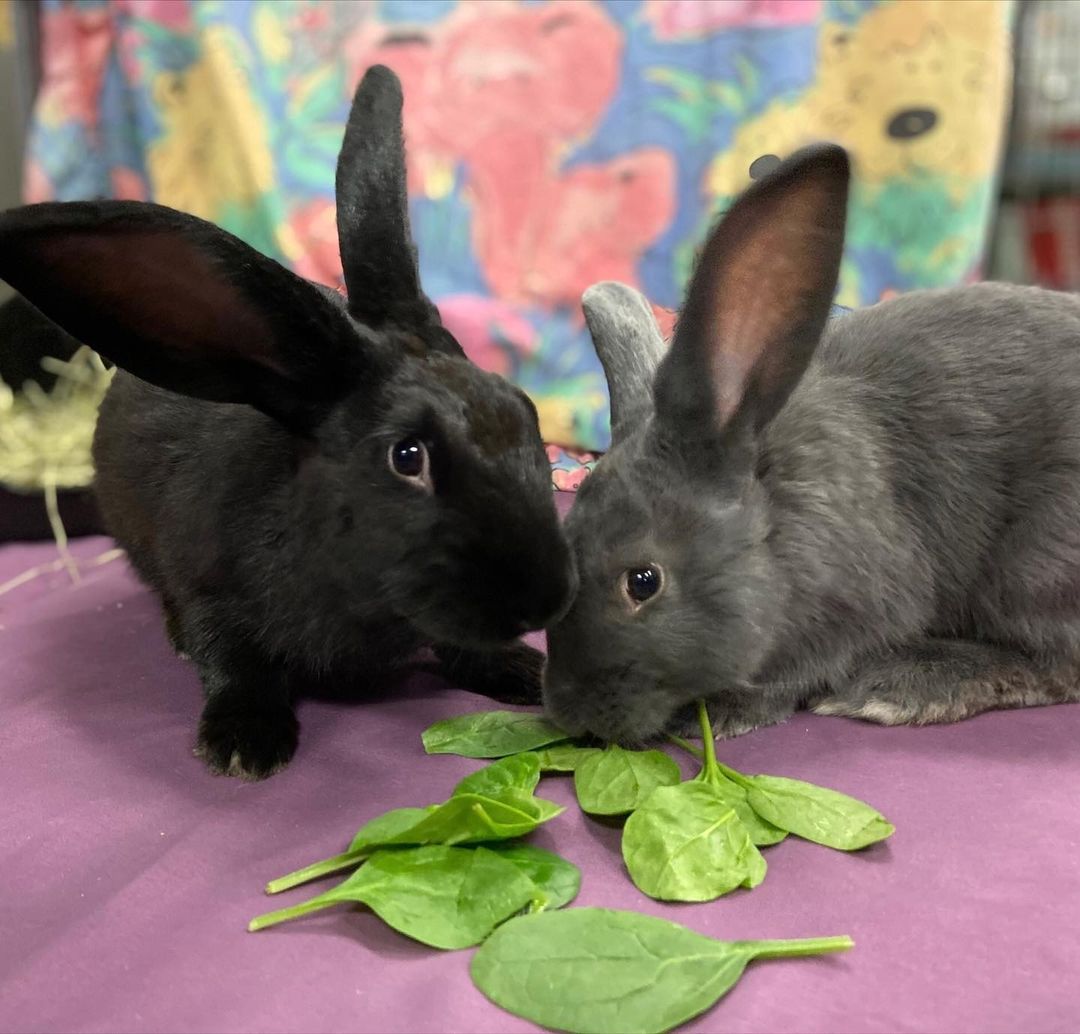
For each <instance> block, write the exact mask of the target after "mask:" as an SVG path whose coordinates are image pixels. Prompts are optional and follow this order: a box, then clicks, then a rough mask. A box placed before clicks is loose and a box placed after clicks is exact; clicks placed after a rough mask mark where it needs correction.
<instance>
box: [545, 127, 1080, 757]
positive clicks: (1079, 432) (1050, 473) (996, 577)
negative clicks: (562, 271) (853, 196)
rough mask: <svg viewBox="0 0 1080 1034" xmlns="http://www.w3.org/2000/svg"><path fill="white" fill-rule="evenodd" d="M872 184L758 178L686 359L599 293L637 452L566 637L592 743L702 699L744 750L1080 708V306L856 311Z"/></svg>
mask: <svg viewBox="0 0 1080 1034" xmlns="http://www.w3.org/2000/svg"><path fill="white" fill-rule="evenodd" d="M847 183H848V166H847V159H846V156H845V155H844V152H843V151H841V150H840V149H839V148H836V147H832V146H828V145H824V146H821V147H817V148H811V149H808V150H806V151H803V152H800V153H799V154H797V155H795V156H793V157H792V158H790V159H789V160H788V161H786V162H784V163H782V164H781V165H780V166H779V167H778V168H777V169H776V170H775V171H774V172H772V173H771V174H769V175H767V176H765V177H764V178H762V179H761V180H759V181H758V182H757V183H755V184H754V185H753V186H752V187H751V188H750V189H749V190H748V191H747V192H746V193H745V194H744V195H743V196H742V197H741V198H740V199H739V200H738V201H737V202H736V203H735V205H734V206H733V207H732V209H731V210H730V211H729V212H728V213H727V215H726V216H725V217H724V218H722V219H721V221H720V222H719V223H718V225H717V227H716V228H715V229H714V230H713V232H712V234H711V235H710V237H709V240H708V241H707V243H706V245H705V248H704V249H703V252H702V256H701V260H700V262H699V265H698V268H697V270H696V271H695V274H694V276H693V278H692V281H691V284H690V286H689V289H688V293H687V299H686V304H685V306H684V308H683V311H682V314H681V316H680V319H679V321H678V324H677V326H676V330H675V335H674V338H673V341H672V344H671V347H670V349H669V350H667V352H666V354H665V350H664V346H663V343H662V341H661V340H660V337H659V332H658V330H657V328H656V325H655V323H654V321H653V320H652V317H651V314H650V312H649V309H648V306H647V304H645V303H644V302H643V300H642V299H641V298H640V296H639V295H638V294H637V293H636V292H634V291H632V290H631V289H630V288H628V287H624V286H622V285H618V284H612V283H606V284H601V285H597V286H596V287H594V288H591V289H590V290H589V291H588V292H586V295H585V297H584V307H585V312H586V317H587V319H588V322H589V326H590V330H591V332H592V334H593V338H594V341H595V344H596V348H597V351H598V353H599V355H600V357H601V360H602V362H603V365H604V368H605V372H606V374H607V377H608V383H609V387H610V389H611V396H612V400H611V401H612V422H613V427H614V443H613V447H612V449H611V451H610V452H609V453H608V454H607V455H606V456H605V457H604V458H603V459H602V460H601V461H600V463H599V464H598V466H597V468H596V470H595V472H594V473H593V474H592V475H591V476H590V477H589V479H588V480H587V481H586V482H585V484H584V485H583V486H582V489H581V490H580V492H579V494H578V497H577V499H576V501H575V505H574V508H573V510H572V511H571V513H570V515H569V517H568V520H567V532H568V534H569V537H570V540H571V546H572V548H573V551H574V554H575V557H576V560H577V566H578V574H579V578H580V590H579V592H578V594H577V596H576V598H575V601H574V603H573V605H572V607H571V609H570V610H569V612H568V613H567V614H566V616H565V617H564V618H563V619H562V620H561V621H559V622H558V623H557V624H556V625H555V626H554V627H553V628H552V629H551V630H550V632H549V637H548V638H549V651H550V653H549V663H548V667H547V671H546V673H545V700H546V703H547V706H548V709H549V711H550V712H551V714H552V717H553V718H554V720H555V721H556V722H557V723H558V724H559V725H560V726H561V727H563V728H565V729H566V730H567V731H568V732H571V733H580V732H584V731H588V732H591V733H594V734H597V735H599V736H602V737H605V738H609V739H614V740H622V741H628V742H631V741H639V740H643V739H647V738H648V737H651V736H653V735H655V734H657V733H659V732H661V731H663V730H664V729H670V728H673V727H675V726H677V725H679V724H680V723H681V722H682V721H683V720H684V719H685V718H686V717H687V716H688V715H689V713H690V711H691V708H692V703H693V701H694V699H695V698H697V697H700V696H705V697H707V698H708V699H709V700H710V710H711V711H712V713H713V715H714V718H715V719H716V720H717V723H718V729H719V731H720V732H722V733H727V734H729V735H731V734H735V733H739V732H744V731H747V730H749V729H752V728H755V727H756V726H759V725H764V724H768V723H770V722H775V721H779V720H782V719H783V718H785V717H787V716H788V715H790V714H791V713H792V712H793V711H794V710H796V709H797V708H800V707H806V706H809V707H813V708H814V709H815V710H817V711H819V712H821V713H825V714H843V715H852V716H857V717H861V718H866V719H869V720H873V721H879V722H888V723H901V722H911V723H924V722H939V721H954V720H958V719H962V718H966V717H968V716H970V715H974V714H977V713H979V712H981V711H985V710H989V709H993V708H1003V707H1020V706H1030V705H1038V704H1049V703H1056V702H1061V701H1066V700H1077V699H1080V664H1078V662H1080V300H1078V299H1076V298H1074V297H1072V296H1069V295H1064V294H1057V293H1052V292H1048V291H1043V290H1039V289H1037V288H1024V287H1016V286H1011V285H1004V284H980V285H974V286H970V287H964V288H955V289H947V290H937V291H926V292H919V293H914V294H911V295H907V296H904V297H900V298H897V299H894V300H892V301H889V302H884V303H882V304H879V305H876V306H873V307H871V308H868V309H864V310H861V311H857V312H854V313H850V314H848V315H845V316H844V317H843V318H841V319H837V320H833V321H831V322H829V321H828V315H829V308H830V303H831V300H832V296H833V292H834V290H835V285H836V276H837V272H838V269H839V262H840V257H841V252H842V242H843V229H844V210H845V203H846V193H847ZM643 570H647V571H648V572H649V573H650V578H649V581H648V585H649V586H650V588H651V589H655V591H652V592H651V594H650V595H648V597H647V598H644V599H638V598H636V596H641V593H639V592H638V593H635V594H632V593H631V588H633V587H634V586H637V585H639V584H640V574H641V572H642V571H643ZM628 579H636V581H634V582H633V583H632V584H631V582H630V581H628ZM657 587H658V588H657Z"/></svg>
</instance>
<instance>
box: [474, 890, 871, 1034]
mask: <svg viewBox="0 0 1080 1034" xmlns="http://www.w3.org/2000/svg"><path fill="white" fill-rule="evenodd" d="M851 946H852V942H851V939H850V938H849V937H823V938H818V939H815V940H804V941H727V942H725V941H714V940H711V939H710V938H708V937H702V936H701V935H700V934H698V933H695V932H694V931H692V930H688V929H687V928H686V927H684V926H679V925H678V924H677V923H671V922H668V921H667V920H665V919H657V918H655V917H654V916H646V915H641V914H640V913H637V912H616V911H610V910H607V909H600V908H572V909H567V910H566V911H563V912H541V913H539V914H536V915H526V916H519V917H518V918H516V919H511V920H510V921H509V922H507V923H505V924H503V925H502V926H500V927H499V928H498V929H497V930H495V932H494V933H493V934H492V935H491V936H490V937H489V938H488V939H487V940H486V941H485V942H484V943H483V944H482V945H481V947H480V949H479V950H478V951H477V953H476V954H475V955H474V956H473V961H472V966H471V973H472V978H473V983H475V984H476V986H477V987H478V988H479V989H480V990H481V991H482V992H483V993H484V994H485V995H487V997H488V998H490V999H491V1001H493V1002H494V1003H495V1004H496V1005H499V1006H501V1007H502V1008H504V1009H506V1010H507V1011H508V1012H512V1013H514V1014H515V1015H516V1016H521V1017H523V1018H524V1019H527V1020H531V1021H532V1022H533V1023H536V1024H539V1025H540V1026H541V1027H547V1028H549V1029H551V1030H559V1031H569V1032H575V1034H576V1032H581V1034H586V1032H588V1034H661V1032H663V1031H669V1030H671V1029H672V1028H674V1027H677V1026H679V1025H680V1024H682V1023H685V1022H686V1021H687V1020H689V1019H691V1018H693V1017H694V1016H697V1015H699V1014H700V1013H703V1012H705V1010H706V1009H709V1008H711V1007H712V1006H713V1005H714V1004H715V1003H716V1001H717V1000H718V999H720V998H721V997H722V996H723V995H724V994H725V993H726V992H727V991H729V990H730V989H731V987H732V986H733V985H734V984H735V982H736V981H737V980H738V979H739V977H740V976H742V973H743V970H744V969H745V968H746V965H747V963H748V962H750V961H751V960H752V959H755V958H770V957H771V958H781V957H785V956H799V955H817V954H821V953H823V952H829V951H845V950H847V949H848V948H850V947H851Z"/></svg>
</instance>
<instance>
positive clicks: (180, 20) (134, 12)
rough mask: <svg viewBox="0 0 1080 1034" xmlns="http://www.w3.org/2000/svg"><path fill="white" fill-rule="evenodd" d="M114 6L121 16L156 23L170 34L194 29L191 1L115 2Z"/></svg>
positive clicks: (147, 0)
mask: <svg viewBox="0 0 1080 1034" xmlns="http://www.w3.org/2000/svg"><path fill="white" fill-rule="evenodd" d="M112 6H113V7H114V8H115V9H116V10H117V11H119V12H120V13H121V14H126V15H129V16H130V17H132V18H140V19H143V20H145V21H148V22H154V23H155V24H157V25H160V26H161V27H162V28H163V29H168V30H169V31H170V32H190V31H191V29H192V23H191V4H190V3H189V0H113V2H112Z"/></svg>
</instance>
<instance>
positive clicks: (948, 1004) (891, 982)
mask: <svg viewBox="0 0 1080 1034" xmlns="http://www.w3.org/2000/svg"><path fill="white" fill-rule="evenodd" d="M109 545H110V544H109V543H108V542H107V541H105V540H102V539H97V540H83V541H81V542H79V543H78V544H77V547H76V548H77V552H78V553H79V555H80V556H84V557H90V556H93V555H95V554H100V553H102V552H103V551H104V550H106V549H107V548H108V547H109ZM54 557H55V551H54V550H53V548H52V547H51V546H43V545H36V546H31V547H21V546H9V547H5V548H3V549H0V583H3V582H5V581H6V580H7V579H9V578H11V577H12V576H14V575H16V574H18V573H19V572H21V571H23V570H25V569H27V568H30V567H32V566H34V565H36V564H39V563H43V562H48V561H50V560H52V559H53V558H54ZM0 672H2V673H3V674H2V677H0V708H2V710H0V788H2V790H0V872H2V882H0V918H2V922H0V1030H3V1031H407V1032H424V1031H481V1032H483V1031H519V1030H530V1029H533V1028H532V1027H531V1026H530V1025H529V1024H525V1023H522V1022H520V1021H518V1020H516V1019H515V1018H513V1017H511V1016H508V1015H507V1014H505V1013H502V1012H500V1011H499V1010H498V1009H496V1008H495V1007H493V1006H491V1005H489V1004H488V1003H487V1001H486V1000H485V999H484V998H483V997H482V996H481V995H480V994H479V992H478V991H476V990H475V989H474V988H473V987H472V985H471V984H470V982H469V977H468V961H469V955H470V953H469V952H454V953H441V952H438V951H435V950H432V949H429V948H425V947H423V946H421V945H418V944H415V943H413V942H411V941H409V940H407V939H406V938H404V937H401V936H399V935H398V934H396V933H394V932H393V931H391V930H389V929H388V928H386V927H385V926H383V924H382V923H381V922H380V921H379V920H378V919H376V918H375V917H374V916H373V915H371V914H370V913H366V912H363V911H360V910H348V909H344V908H342V909H336V910H333V911H331V912H327V913H323V914H321V915H317V916H312V917H309V918H307V919H303V920H300V921H298V922H295V923H291V924H287V925H285V926H282V927H280V928H278V929H275V930H271V931H266V932H264V933H260V934H248V933H246V932H245V925H246V923H247V920H248V919H249V918H250V917H251V916H253V915H255V914H256V913H259V912H262V911H264V910H266V909H267V908H268V907H271V906H270V903H269V899H267V898H266V897H264V896H263V894H262V891H261V888H262V885H263V883H264V882H265V881H266V880H267V879H268V878H271V877H274V876H278V875H281V874H282V873H284V872H287V871H289V870H291V869H294V868H296V867H298V866H300V865H302V864H305V863H307V862H309V861H313V860H314V859H316V858H319V857H322V856H324V855H330V854H334V853H336V852H337V851H340V850H341V849H342V848H343V847H344V845H345V844H346V843H347V842H348V840H349V838H350V837H351V836H352V834H353V832H354V831H355V830H356V829H357V828H358V827H359V826H360V825H361V824H362V823H363V822H364V821H365V820H366V819H368V818H370V817H371V816H373V815H375V814H376V813H378V812H381V811H383V810H385V809H387V808H391V807H396V806H401V805H418V804H426V803H429V802H432V801H437V800H441V799H443V798H444V797H445V796H446V795H447V793H448V792H449V790H450V788H451V787H452V785H453V784H454V782H455V781H456V780H457V779H459V778H460V777H461V776H463V775H464V774H466V773H467V772H469V771H471V770H473V769H474V768H476V767H477V765H478V764H479V763H477V762H471V761H468V760H465V759H463V758H455V757H425V756H424V754H423V752H422V750H421V746H420V732H421V730H422V729H423V728H425V727H426V726H427V725H429V724H430V723H431V722H434V721H436V720H437V719H440V718H445V717H447V716H450V715H455V714H460V713H462V712H465V711H469V710H483V709H487V708H490V707H493V706H497V705H493V704H491V703H490V702H489V701H487V700H484V699H482V698H480V697H477V696H475V695H473V694H470V693H467V692H464V691H463V690H459V689H455V688H453V687H449V686H446V685H445V684H443V683H442V682H441V681H440V680H439V679H437V678H436V677H434V676H432V675H428V674H422V673H417V674H415V675H414V676H412V677H411V678H409V679H408V681H407V682H406V683H405V684H404V685H401V686H399V687H397V688H396V689H394V690H393V691H392V692H390V691H383V692H380V693H378V694H377V695H375V696H374V697H373V698H372V699H371V700H369V701H367V702H366V703H364V704H362V705H356V706H349V705H334V704H327V703H316V702H311V703H307V704H304V705H302V706H301V710H300V717H301V721H302V722H303V726H304V732H303V737H302V739H301V745H300V750H299V752H298V754H297V756H296V759H295V761H294V762H293V764H292V766H291V767H290V768H289V769H288V770H287V771H285V772H284V773H282V774H281V775H278V776H275V777H274V778H273V779H271V780H269V781H268V782H265V783H260V784H256V785H244V784H240V783H237V782H234V781H232V780H228V779H223V778H214V777H212V776H210V775H209V774H207V772H206V771H205V770H204V769H203V767H202V765H201V764H200V762H198V761H197V760H196V759H195V758H193V757H192V754H191V744H192V737H193V734H194V728H195V720H196V718H197V715H198V711H199V704H200V691H199V686H198V682H197V679H196V676H195V673H194V671H193V670H192V669H191V667H190V666H188V665H186V664H184V663H182V662H181V661H179V660H177V659H176V658H175V657H174V656H172V654H171V653H170V651H169V649H168V646H167V645H166V642H165V637H164V635H163V632H162V627H161V620H160V618H159V613H158V610H157V607H156V604H155V602H154V600H153V599H152V598H151V596H150V595H149V594H148V593H147V592H146V591H145V590H144V589H143V588H141V587H140V586H139V585H138V583H137V582H136V581H135V579H134V578H133V577H132V575H131V573H130V571H129V570H128V569H127V567H126V565H125V563H124V561H123V560H122V559H120V560H114V561H113V562H111V563H107V564H103V565H101V566H99V567H97V568H96V569H93V570H89V571H87V572H86V573H85V574H84V577H83V581H82V582H81V584H79V585H77V586H73V585H72V584H71V583H70V581H69V580H68V578H67V576H66V575H65V574H64V573H63V572H57V573H50V574H46V575H44V576H42V577H40V578H38V579H36V580H34V581H32V582H29V583H26V584H24V585H22V586H21V587H19V588H17V589H15V590H14V591H11V592H7V593H5V594H4V595H3V596H0ZM1078 745H1080V706H1076V705H1072V706H1063V707H1056V708H1046V709H1041V710H1031V711H1022V712H1013V713H999V714H991V715H985V716H983V717H980V718H977V719H974V720H973V721H970V722H967V723H965V724H962V725H957V726H945V727H938V728H927V729H883V728H878V727H876V726H870V725H864V724H859V723H856V722H851V721H846V720H842V719H833V718H829V719H826V718H816V717H810V716H799V717H797V718H796V719H794V720H792V721H789V722H787V723H786V724H785V725H783V726H779V727H776V728H773V729H767V730H764V731H761V732H758V733H754V734H753V735H750V736H747V737H743V738H741V739H738V740H735V741H732V742H731V743H726V744H722V745H721V757H722V758H724V759H726V760H727V761H729V762H730V763H731V764H732V765H734V766H736V767H737V768H740V769H744V770H746V771H750V772H754V771H765V772H771V773H776V774H783V775H790V776H796V777H799V778H804V779H810V780H812V781H815V782H819V783H823V784H825V785H828V786H833V787H836V788H837V789H840V790H844V791H847V792H850V793H853V794H856V795H858V796H860V797H863V798H865V799H866V800H868V801H870V802H871V803H872V804H874V805H875V806H876V807H878V808H879V809H880V810H881V811H883V812H884V813H885V814H886V815H887V816H888V817H889V818H890V819H892V820H893V821H894V822H895V823H896V826H897V832H896V834H895V836H894V837H893V838H892V840H891V841H890V842H889V843H888V844H885V845H878V846H876V847H874V848H871V849H869V850H868V851H866V852H864V853H862V854H860V855H845V854H840V853H837V852H833V851H829V850H827V849H826V848H823V847H817V846H815V845H813V844H807V843H804V842H801V841H796V840H792V841H790V842H786V843H783V844H781V845H779V846H777V847H775V848H770V849H769V850H768V851H767V852H766V857H767V859H768V862H769V869H770V872H769V876H768V879H767V880H766V881H765V883H764V884H763V885H762V886H761V887H759V888H758V889H756V890H754V891H753V892H750V893H748V892H744V891H738V892H736V893H734V894H732V895H730V896H728V897H727V898H723V899H721V900H720V901H717V902H713V903H711V904H708V905H694V906H680V907H672V906H662V905H659V904H657V903H655V902H652V901H650V900H648V899H647V898H645V897H644V896H642V895H641V894H639V893H638V892H637V891H636V890H635V889H634V887H633V885H632V884H631V883H630V881H629V879H628V878H627V876H626V875H625V873H624V871H623V869H622V864H621V860H620V857H619V851H618V831H617V830H614V829H611V828H608V827H606V826H603V825H600V824H598V823H596V822H593V821H591V820H587V819H585V818H583V817H582V815H581V813H580V812H579V811H578V809H577V808H576V806H574V805H573V790H572V786H571V785H570V783H569V781H568V780H566V779H565V777H556V778H549V779H545V781H544V783H543V784H542V786H541V791H540V792H541V793H542V794H543V795H545V796H548V797H551V798H553V799H555V800H558V801H561V802H565V803H567V804H570V805H571V807H570V808H568V810H567V812H566V813H565V814H564V815H563V816H561V817H560V818H558V819H556V820H555V821H554V822H552V823H551V824H550V825H549V826H548V827H547V828H546V829H544V830H543V831H541V832H539V833H538V834H536V836H535V841H536V843H538V844H540V845H541V846H544V847H549V848H552V849H555V850H558V851H559V852H561V853H563V854H565V855H566V856H567V857H568V858H570V859H572V860H573V861H574V862H576V863H577V864H578V865H579V866H580V867H581V869H582V872H583V882H582V890H581V895H580V897H579V899H578V902H577V903H578V904H581V905H603V906H610V907H617V908H630V909H638V910H641V911H645V912H650V913H654V914H656V915H662V916H665V917H668V918H671V919H675V920H678V921H680V922H683V923H685V924H687V925H688V926H691V927H693V928H694V929H696V930H698V931H700V932H702V933H706V934H711V935H714V936H717V937H723V938H743V937H753V938H759V937H803V936H817V935H826V934H840V933H850V934H851V935H852V936H853V937H854V938H855V941H856V948H855V950H854V951H852V952H850V953H849V954H847V955H845V956H838V957H833V958H826V959H807V960H793V961H778V962H763V963H757V964H755V965H754V966H753V967H752V968H751V969H750V971H749V972H748V973H747V974H746V976H745V977H744V979H743V980H742V982H741V983H740V984H739V985H738V986H737V987H736V988H735V989H734V990H733V991H732V992H731V994H730V995H729V996H728V997H727V998H726V999H724V1000H722V1001H721V1003H720V1004H719V1005H718V1006H717V1007H716V1008H715V1009H714V1010H713V1011H712V1012H710V1013H708V1014H706V1016H705V1017H703V1018H702V1019H700V1020H698V1021H697V1022H696V1023H695V1024H692V1025H691V1026H690V1027H689V1028H688V1029H691V1030H698V1031H721V1030H722V1031H730V1032H738V1031H777V1030H783V1031H829V1032H839V1031H898V1030H903V1031H1048V1032H1049V1031H1075V1030H1077V1029H1078V1028H1080V979H1078V974H1080V803H1078V802H1080V751H1078ZM310 892H311V888H303V889H300V890H297V891H294V892H292V893H291V894H288V895H283V896H282V899H283V900H281V901H279V902H275V903H276V904H286V903H292V902H294V901H298V900H301V899H302V898H303V897H305V896H307V894H308V893H310Z"/></svg>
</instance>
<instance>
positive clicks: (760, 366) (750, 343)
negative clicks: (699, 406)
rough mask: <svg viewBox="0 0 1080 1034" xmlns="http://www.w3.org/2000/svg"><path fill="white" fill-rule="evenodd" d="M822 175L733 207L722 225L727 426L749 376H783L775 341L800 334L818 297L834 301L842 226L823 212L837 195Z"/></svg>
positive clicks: (716, 303)
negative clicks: (828, 256) (834, 259)
mask: <svg viewBox="0 0 1080 1034" xmlns="http://www.w3.org/2000/svg"><path fill="white" fill-rule="evenodd" d="M826 186H827V185H825V184H822V183H820V182H818V181H816V180H811V181H810V182H803V183H799V184H794V185H792V187H791V188H790V189H789V190H788V192H787V193H783V194H778V195H774V196H772V197H770V198H766V199H762V200H764V201H765V202H766V203H765V204H763V205H759V206H757V207H755V208H754V209H753V210H750V211H746V210H745V209H744V210H741V211H740V210H737V209H736V210H733V211H732V213H731V214H730V215H729V217H728V220H727V221H726V222H725V224H724V225H722V227H721V228H720V231H719V232H718V235H717V238H716V243H717V245H718V248H717V253H716V254H715V255H713V256H710V258H709V264H710V265H711V266H712V269H713V277H712V280H713V282H712V284H711V285H710V287H711V295H712V299H711V305H712V307H713V319H712V320H711V321H710V322H711V326H710V328H709V332H710V338H711V354H710V364H711V373H712V383H713V392H714V396H715V405H716V414H717V420H718V423H719V424H720V426H723V425H725V424H726V423H727V422H728V421H729V420H730V419H731V418H732V417H733V416H734V415H735V412H736V411H737V409H738V408H739V406H740V404H741V403H742V400H743V397H744V396H745V394H746V390H747V386H748V383H749V381H750V379H751V377H753V378H755V379H757V380H762V381H763V382H764V384H763V386H764V387H766V388H767V387H768V386H769V384H770V382H772V381H774V380H775V379H777V378H779V377H781V376H782V374H783V372H784V368H785V359H786V352H785V350H784V349H783V348H778V347H774V346H776V345H777V344H778V343H779V342H780V341H782V340H783V338H784V337H785V336H786V335H788V334H791V333H793V332H795V331H796V330H797V329H798V328H799V326H800V324H801V323H802V322H803V320H804V318H805V314H806V312H807V311H808V308H809V307H812V306H813V305H814V301H813V299H814V298H815V297H817V296H819V295H820V293H821V292H827V293H828V294H829V296H830V299H831V291H832V284H831V283H830V279H829V278H830V277H831V276H832V275H833V274H832V272H831V263H830V262H829V261H826V260H825V259H824V255H823V252H824V251H825V249H826V248H830V247H834V246H835V242H836V231H831V230H830V229H829V228H828V225H827V223H826V221H825V220H824V219H823V213H825V212H826V211H828V210H829V206H830V204H831V198H830V197H829V196H828V192H827V190H826V189H824V188H825V187H826Z"/></svg>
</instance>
